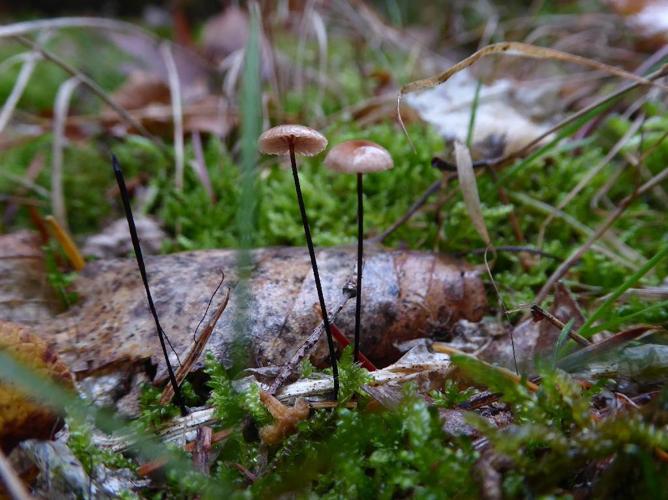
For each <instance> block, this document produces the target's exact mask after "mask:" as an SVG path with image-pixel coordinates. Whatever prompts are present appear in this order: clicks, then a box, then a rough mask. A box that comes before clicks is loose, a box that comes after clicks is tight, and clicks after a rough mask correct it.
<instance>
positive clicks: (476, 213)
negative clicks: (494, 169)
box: [455, 141, 492, 246]
mask: <svg viewBox="0 0 668 500" xmlns="http://www.w3.org/2000/svg"><path fill="white" fill-rule="evenodd" d="M455 164H456V165H457V177H458V178H459V187H460V189H461V190H462V196H463V197H464V205H465V206H466V211H467V213H468V215H469V218H470V219H471V222H473V227H475V230H476V231H477V232H478V234H479V235H480V237H481V238H482V240H483V241H484V242H485V245H487V246H491V245H492V240H491V239H490V238H489V233H488V232H487V226H486V225H485V219H484V218H483V216H482V206H481V205H480V195H479V194H478V183H477V181H476V178H475V172H474V171H473V160H471V153H470V152H469V150H468V148H467V147H466V146H465V145H464V144H462V143H461V142H459V141H455Z"/></svg>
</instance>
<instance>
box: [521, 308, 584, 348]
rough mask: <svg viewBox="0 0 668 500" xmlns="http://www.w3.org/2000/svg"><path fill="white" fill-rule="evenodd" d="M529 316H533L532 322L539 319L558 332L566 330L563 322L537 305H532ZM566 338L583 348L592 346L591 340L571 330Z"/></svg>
mask: <svg viewBox="0 0 668 500" xmlns="http://www.w3.org/2000/svg"><path fill="white" fill-rule="evenodd" d="M531 315H532V316H533V320H534V321H540V320H541V319H546V320H547V321H549V322H550V323H551V324H552V325H554V326H556V327H557V328H558V329H559V330H563V329H564V328H566V325H565V324H564V323H563V321H561V320H560V319H559V318H557V317H556V316H555V315H554V314H551V313H549V312H548V311H546V310H545V309H543V308H542V307H540V306H539V305H538V304H533V305H532V306H531ZM568 336H569V337H570V338H571V340H574V341H575V342H577V343H578V344H580V345H581V346H583V347H586V346H588V345H591V344H592V342H591V340H588V339H586V338H584V337H583V336H582V335H580V334H579V333H577V332H574V331H572V330H571V331H569V332H568Z"/></svg>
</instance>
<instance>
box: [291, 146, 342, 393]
mask: <svg viewBox="0 0 668 500" xmlns="http://www.w3.org/2000/svg"><path fill="white" fill-rule="evenodd" d="M290 163H291V164H292V177H293V178H294V180H295V190H296V191H297V201H298V202H299V211H300V212H301V214H302V223H303V224H304V235H305V236H306V246H308V253H309V256H310V257H311V267H313V278H314V279H315V288H316V290H317V291H318V300H319V301H320V309H321V310H322V322H323V323H324V325H325V333H326V334H327V345H328V346H329V362H330V364H331V365H332V375H333V376H334V398H336V399H338V397H339V369H338V367H337V366H336V351H335V350H334V338H333V337H332V330H331V327H330V325H329V316H328V315H327V308H326V307H325V296H324V295H323V293H322V285H321V284H320V274H319V273H318V263H317V262H316V260H315V250H314V249H313V240H312V239H311V229H310V228H309V225H308V218H307V217H306V207H305V206H304V198H303V197H302V189H301V187H300V185H299V174H298V173H297V160H295V145H294V143H293V142H292V141H291V142H290Z"/></svg>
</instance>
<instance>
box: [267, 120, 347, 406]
mask: <svg viewBox="0 0 668 500" xmlns="http://www.w3.org/2000/svg"><path fill="white" fill-rule="evenodd" d="M258 145H259V148H260V151H261V152H262V153H265V154H285V153H288V154H289V155H290V164H291V166H292V178H293V180H294V183H295V191H296V193H297V202H298V204H299V212H300V214H301V219H302V224H303V226H304V236H305V237H306V246H307V247H308V253H309V257H310V259H311V267H312V268H313V279H314V281H315V288H316V291H317V294H318V301H319V303H320V309H321V311H322V321H323V325H324V327H325V334H326V336H327V346H328V348H329V361H330V365H331V367H332V377H333V380H334V397H335V398H336V399H338V395H339V369H338V366H337V361H336V349H335V347H334V337H333V335H332V329H331V325H330V322H329V315H328V314H327V306H326V305H325V296H324V294H323V291H322V284H321V282H320V273H319V272H318V262H317V260H316V256H315V249H314V247H313V240H312V238H311V228H310V226H309V222H308V216H307V215H306V206H305V204H304V197H303V195H302V190H301V185H300V183H299V172H298V171H297V159H296V154H297V153H299V154H303V155H309V156H310V155H315V154H318V153H320V152H321V151H322V150H323V149H325V147H326V146H327V139H325V137H324V136H323V135H321V134H320V133H318V132H317V131H315V130H313V129H311V128H308V127H304V126H301V125H279V126H277V127H274V128H271V129H269V130H267V131H265V132H264V133H263V134H262V135H261V136H260V138H259V140H258Z"/></svg>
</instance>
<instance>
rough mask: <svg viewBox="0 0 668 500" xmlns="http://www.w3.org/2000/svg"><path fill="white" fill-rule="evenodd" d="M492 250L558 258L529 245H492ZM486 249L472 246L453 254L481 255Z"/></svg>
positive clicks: (461, 255)
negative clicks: (469, 248)
mask: <svg viewBox="0 0 668 500" xmlns="http://www.w3.org/2000/svg"><path fill="white" fill-rule="evenodd" d="M494 250H496V251H497V252H512V253H519V252H524V253H528V254H534V255H540V256H541V257H548V258H550V259H558V258H559V257H557V256H556V255H554V254H552V253H549V252H545V251H544V250H541V249H540V248H534V247H529V246H521V245H520V246H518V245H504V246H500V247H494ZM486 251H487V247H485V248H473V249H471V250H466V251H463V252H456V253H455V254H454V255H455V257H463V256H464V255H482V254H484V253H485V252H486Z"/></svg>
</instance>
